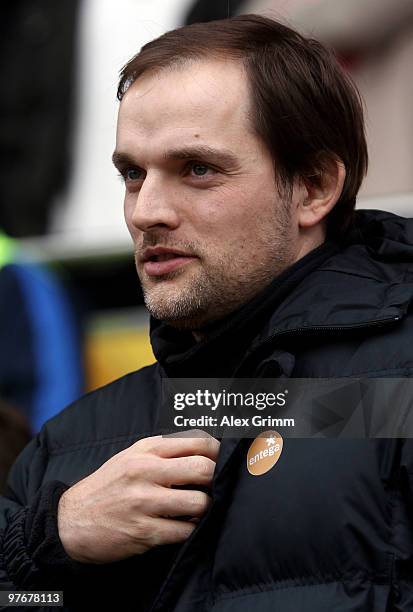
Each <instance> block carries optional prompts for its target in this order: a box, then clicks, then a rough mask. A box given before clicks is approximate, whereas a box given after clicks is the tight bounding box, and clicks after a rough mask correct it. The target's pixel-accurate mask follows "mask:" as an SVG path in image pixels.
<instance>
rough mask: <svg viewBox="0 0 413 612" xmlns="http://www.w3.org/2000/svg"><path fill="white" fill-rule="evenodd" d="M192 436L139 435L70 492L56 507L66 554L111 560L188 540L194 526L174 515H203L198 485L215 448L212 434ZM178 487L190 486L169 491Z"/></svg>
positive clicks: (206, 500) (207, 476) (205, 500)
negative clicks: (138, 437)
mask: <svg viewBox="0 0 413 612" xmlns="http://www.w3.org/2000/svg"><path fill="white" fill-rule="evenodd" d="M193 433H194V437H179V438H178V437H173V436H171V437H162V436H154V437H151V438H144V439H142V440H139V441H138V442H136V443H135V444H133V445H132V446H130V447H129V448H127V449H125V450H124V451H122V452H120V453H118V454H117V455H114V456H113V457H112V458H111V459H109V461H107V462H106V463H104V464H103V465H102V467H100V468H99V469H98V470H97V471H96V472H93V474H91V475H90V476H88V477H87V478H85V479H84V480H81V481H80V482H78V483H77V484H75V485H74V486H73V487H71V488H70V489H68V490H67V491H66V492H65V493H64V494H63V495H62V497H61V499H60V502H59V508H58V529H59V535H60V539H61V541H62V544H63V546H64V548H65V550H66V552H67V554H68V555H69V556H70V557H72V559H75V560H76V561H80V562H83V563H97V564H99V563H110V562H112V561H119V560H121V559H126V558H127V557H130V556H132V555H136V554H141V553H144V552H146V551H147V550H149V549H150V548H152V547H154V546H159V545H162V544H173V543H177V542H183V541H184V540H186V539H187V538H188V536H189V535H190V534H191V533H192V531H193V530H194V529H195V525H194V523H193V522H191V521H190V520H188V518H186V519H185V520H179V518H177V517H193V518H198V519H199V518H200V517H202V516H203V515H204V514H205V512H206V510H207V508H208V507H209V505H210V502H211V498H210V497H209V495H207V494H206V493H203V492H202V491H197V490H196V486H197V485H201V486H204V487H209V486H210V485H211V481H212V476H213V472H214V469H215V462H216V459H217V456H218V451H219V442H218V441H217V440H216V439H215V438H213V437H212V436H208V435H207V434H206V433H205V434H204V437H195V436H196V435H197V433H198V432H196V431H194V432H193ZM186 434H187V435H189V434H190V432H186ZM179 485H194V489H193V490H190V489H189V490H188V488H186V489H179V488H173V487H174V486H179Z"/></svg>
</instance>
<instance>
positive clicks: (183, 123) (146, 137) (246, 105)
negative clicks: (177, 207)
mask: <svg viewBox="0 0 413 612" xmlns="http://www.w3.org/2000/svg"><path fill="white" fill-rule="evenodd" d="M249 113H250V96H249V90H248V81H247V77H246V73H245V69H244V67H243V65H242V63H241V62H238V61H233V60H228V61H226V60H197V61H188V62H186V63H184V64H180V65H179V66H174V67H172V68H168V69H163V70H161V71H158V72H155V73H148V74H144V75H142V76H141V77H139V78H138V79H137V80H136V81H135V83H133V85H132V86H131V87H130V88H129V90H128V91H127V92H126V94H125V96H124V98H123V100H122V101H121V103H120V108H119V117H118V131H117V141H118V142H117V146H118V147H119V146H122V147H127V146H128V144H133V145H134V146H136V142H137V141H142V142H145V143H148V142H150V143H152V144H153V143H154V142H155V141H154V139H155V140H156V142H162V144H163V145H165V146H171V145H176V144H177V143H176V139H179V141H180V140H181V139H185V138H191V139H193V138H197V139H200V140H202V139H206V140H208V144H213V142H211V141H215V144H225V143H228V141H232V140H234V141H238V140H240V139H242V138H243V137H245V136H246V134H247V133H249V132H252V130H250V121H249ZM132 141H133V143H132ZM174 141H175V142H174Z"/></svg>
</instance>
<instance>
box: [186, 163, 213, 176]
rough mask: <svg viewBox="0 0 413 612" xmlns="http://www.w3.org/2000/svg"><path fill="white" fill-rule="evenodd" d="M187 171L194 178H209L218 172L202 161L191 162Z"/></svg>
mask: <svg viewBox="0 0 413 612" xmlns="http://www.w3.org/2000/svg"><path fill="white" fill-rule="evenodd" d="M187 173H188V175H189V176H191V177H194V178H198V179H204V178H205V179H207V178H210V177H211V176H213V175H214V174H216V173H217V171H216V170H215V169H214V168H212V167H211V166H209V165H208V164H202V163H201V162H191V163H189V164H188V166H187Z"/></svg>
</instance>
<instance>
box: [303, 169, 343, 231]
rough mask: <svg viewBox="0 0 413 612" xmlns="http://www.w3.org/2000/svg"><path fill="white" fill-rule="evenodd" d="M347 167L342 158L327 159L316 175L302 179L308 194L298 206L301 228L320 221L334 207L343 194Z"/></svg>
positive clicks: (311, 225)
mask: <svg viewBox="0 0 413 612" xmlns="http://www.w3.org/2000/svg"><path fill="white" fill-rule="evenodd" d="M345 178H346V169H345V166H344V164H343V162H342V161H341V160H334V159H330V160H328V161H326V162H325V163H324V164H323V166H322V168H320V173H319V174H317V175H316V176H311V177H304V178H302V179H301V181H302V183H303V185H304V186H305V190H304V191H305V192H306V195H305V196H304V197H303V198H302V199H301V201H300V202H299V204H298V207H297V219H298V224H299V226H300V227H301V228H310V227H313V226H315V225H317V224H318V223H320V222H321V221H322V220H323V219H324V218H325V217H327V215H328V213H329V212H330V211H331V210H332V209H333V208H334V206H335V204H336V203H337V201H338V200H339V198H340V196H341V192H342V191H343V185H344V181H345Z"/></svg>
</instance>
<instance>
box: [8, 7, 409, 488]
mask: <svg viewBox="0 0 413 612" xmlns="http://www.w3.org/2000/svg"><path fill="white" fill-rule="evenodd" d="M2 12H3V15H2V21H1V23H0V28H1V37H0V46H1V47H2V48H1V55H0V57H1V58H2V61H1V63H0V71H1V72H2V74H1V82H2V96H1V97H0V124H1V129H0V157H1V161H2V163H1V164H0V317H1V318H0V321H1V323H0V345H1V351H0V399H2V400H3V402H4V404H2V405H0V448H2V445H3V448H5V445H6V443H7V440H12V439H13V440H14V438H13V436H12V435H11V434H10V432H9V429H8V428H7V425H6V424H5V423H6V422H9V423H12V424H11V425H10V427H12V428H13V427H14V429H15V430H16V431H17V430H19V431H20V434H19V435H20V438H19V437H18V436H17V438H16V439H21V440H24V439H25V435H26V434H27V432H26V431H23V433H22V429H21V428H22V423H21V421H19V418H20V416H21V415H22V418H23V419H25V422H26V423H27V425H28V427H29V430H30V432H31V433H33V432H35V431H37V430H38V429H39V428H40V427H41V425H42V423H43V422H44V421H45V420H46V419H47V418H49V417H50V416H52V415H53V414H56V413H57V412H58V411H60V410H61V409H62V408H63V407H64V406H65V405H67V404H68V403H69V402H70V401H72V400H73V399H75V398H76V397H78V396H79V395H81V394H82V393H84V392H85V391H88V390H91V389H94V388H96V387H97V386H100V385H102V384H105V383H106V382H109V381H111V380H113V379H115V378H117V377H118V376H121V375H122V374H124V373H126V372H129V371H132V370H135V369H137V368H139V367H141V366H142V365H145V364H147V363H150V362H151V361H153V356H152V353H151V349H150V345H149V341H148V333H147V331H148V317H147V314H146V311H145V309H144V308H143V307H142V296H141V293H140V289H139V286H138V282H137V278H136V273H135V269H134V263H133V257H132V245H131V241H130V238H129V236H128V234H127V231H126V228H125V225H124V221H123V212H122V200H123V187H122V184H121V181H120V180H119V178H118V177H117V175H116V171H115V170H114V168H113V166H112V164H111V154H112V152H113V149H114V143H115V125H116V115H117V108H118V102H117V100H116V86H117V81H118V74H119V70H120V69H121V67H122V66H123V65H124V64H125V62H126V61H127V60H128V59H130V57H131V56H132V55H133V54H135V53H136V52H137V51H138V50H139V48H140V47H141V46H142V45H143V44H144V43H145V42H147V41H148V40H151V39H153V38H155V37H156V36H158V35H160V34H162V33H163V32H164V31H166V30H168V29H171V28H174V27H176V26H178V25H181V24H184V23H191V22H194V21H209V20H212V19H217V18H225V17H228V16H232V15H236V14H241V13H249V12H261V13H264V14H266V15H268V16H272V17H274V18H277V19H280V20H283V21H285V22H286V23H287V24H290V25H292V26H293V27H296V28H298V29H299V30H301V31H303V32H305V33H307V34H312V35H313V36H314V37H316V38H319V39H320V40H322V41H324V42H326V43H327V44H329V45H330V46H332V47H333V48H334V49H335V50H336V52H337V54H338V56H339V58H340V61H341V62H342V63H343V65H344V66H345V68H346V69H347V70H348V71H349V72H350V73H351V75H352V77H353V79H354V80H355V82H356V83H357V85H358V87H359V89H360V91H361V94H362V96H363V98H364V101H365V106H366V119H367V133H368V142H369V149H370V170H369V175H368V177H367V179H366V181H365V184H364V186H363V188H362V192H361V195H360V199H359V203H358V206H359V207H361V208H366V207H368V208H384V209H387V210H390V211H393V212H396V213H399V214H402V215H404V216H411V214H410V213H411V210H413V171H412V170H413V111H412V99H413V79H412V78H411V66H412V64H413V2H412V0H344V1H343V0H230V1H228V0H167V1H166V0H117V1H116V2H114V0H59V2H56V1H55V0H14V2H13V3H11V2H7V3H5V4H4V6H3V11H2ZM15 413H18V414H19V415H20V416H19V417H18V419H17V421H16V420H15V421H13V419H11V418H10V415H11V414H15ZM3 414H4V415H6V416H4V420H2V415H3ZM12 421H13V422H12ZM19 428H20V429H19ZM6 432H7V435H6ZM2 436H3V437H2ZM13 444H14V447H13V448H15V447H17V446H18V444H17V443H15V442H13ZM11 452H13V451H11ZM0 489H1V477H0Z"/></svg>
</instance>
